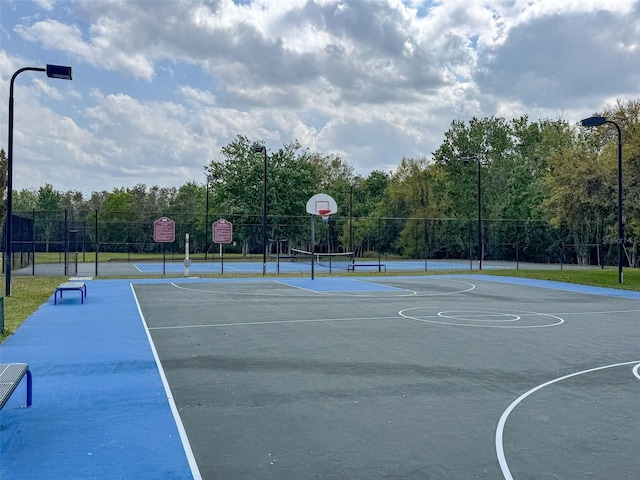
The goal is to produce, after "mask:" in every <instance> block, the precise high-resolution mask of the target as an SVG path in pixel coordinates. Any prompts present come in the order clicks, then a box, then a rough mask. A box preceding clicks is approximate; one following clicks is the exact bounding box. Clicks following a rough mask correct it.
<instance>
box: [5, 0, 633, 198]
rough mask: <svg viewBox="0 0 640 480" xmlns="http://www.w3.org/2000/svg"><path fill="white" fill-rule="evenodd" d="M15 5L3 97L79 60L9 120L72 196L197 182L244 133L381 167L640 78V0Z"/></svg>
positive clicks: (33, 89) (590, 101)
mask: <svg viewBox="0 0 640 480" xmlns="http://www.w3.org/2000/svg"><path fill="white" fill-rule="evenodd" d="M27 6H28V7H29V8H27ZM13 7H14V8H13V10H11V11H7V15H4V13H5V11H4V10H3V17H2V29H3V31H5V32H16V33H17V35H13V36H6V35H5V37H6V38H7V41H6V42H4V45H3V50H0V75H1V76H2V83H1V84H0V89H1V92H0V93H1V94H2V95H4V97H3V98H6V94H7V93H8V79H9V77H10V75H11V73H12V72H13V71H15V69H16V68H19V67H20V66H22V65H24V64H43V63H57V62H58V59H59V60H60V61H59V63H63V61H64V63H67V64H71V65H73V66H74V81H73V82H72V83H71V85H72V86H68V85H67V86H64V87H63V86H59V85H57V84H55V85H54V83H50V82H49V80H48V79H46V78H44V77H43V78H37V79H30V80H27V79H24V80H21V84H20V95H21V100H20V103H21V106H20V108H21V110H29V111H28V112H27V111H21V115H23V116H28V118H29V119H30V121H32V122H33V123H29V125H28V126H27V123H28V122H25V121H21V122H20V124H19V126H18V125H17V126H16V128H17V129H18V130H19V132H20V135H22V136H21V137H20V139H21V141H24V140H26V139H27V138H30V137H34V136H36V137H38V138H39V140H38V141H36V142H31V143H30V144H29V145H28V146H27V145H24V144H21V146H20V148H22V149H25V150H23V154H28V156H30V157H31V158H32V159H33V161H34V162H36V164H38V163H37V162H43V163H42V164H41V169H40V170H42V171H43V172H46V171H48V170H47V169H49V168H50V165H51V164H49V163H46V161H45V159H55V161H54V162H53V163H58V164H60V163H62V162H65V163H68V164H69V165H70V166H71V168H70V169H69V170H71V171H72V172H73V173H71V174H69V175H63V174H59V173H57V172H54V173H52V174H51V175H52V176H50V175H49V174H46V173H43V178H55V180H56V181H58V180H59V181H60V183H59V184H58V183H56V184H55V185H56V187H57V188H60V189H62V190H65V189H67V188H74V189H77V188H79V187H78V186H77V184H78V183H82V189H83V190H84V191H90V190H91V189H99V190H100V189H107V190H110V189H111V188H113V187H118V186H123V185H135V184H136V183H146V184H148V185H153V184H158V185H161V186H169V185H172V186H177V185H181V184H183V183H184V182H185V181H187V180H191V179H195V180H198V179H200V177H202V176H203V175H204V172H203V168H202V167H203V165H205V164H206V163H207V162H208V161H209V160H210V159H212V158H217V157H218V155H219V151H220V148H221V147H222V146H224V145H226V144H228V143H229V142H230V141H232V140H233V139H234V138H235V136H236V135H239V134H241V135H246V136H248V137H250V138H255V139H256V140H264V141H266V142H267V147H268V148H269V149H270V150H273V149H277V148H279V147H281V146H282V145H283V144H284V143H288V142H290V141H292V140H294V139H298V140H299V141H300V142H301V143H302V145H303V146H304V147H308V148H311V149H313V150H317V151H319V152H322V153H325V152H340V154H341V155H342V156H343V157H344V158H345V160H347V161H348V162H349V163H351V164H352V165H353V166H354V168H355V169H356V171H357V172H359V173H363V174H365V173H367V172H369V171H371V170H374V169H380V170H385V171H388V170H389V169H390V167H391V166H393V165H394V162H395V164H397V163H399V162H400V160H401V159H402V157H405V156H422V155H427V156H428V155H429V154H430V152H432V151H434V150H435V149H436V148H437V146H438V144H439V142H441V141H442V137H443V134H444V132H445V131H446V130H447V129H448V128H449V126H450V124H451V121H452V120H456V119H457V120H466V119H469V118H471V117H473V116H477V117H483V116H491V115H501V116H505V117H507V118H508V119H509V118H513V117H515V116H519V115H522V114H528V115H529V118H530V119H532V120H536V119H538V118H556V117H557V116H558V112H561V114H565V115H571V116H579V115H582V114H584V113H590V112H591V111H594V110H595V109H598V108H601V107H602V106H603V105H604V104H605V103H606V102H609V101H610V100H611V99H617V98H628V97H630V96H633V95H637V85H638V84H639V82H640V58H639V55H640V53H638V52H639V48H638V42H639V41H640V40H638V39H639V38H640V27H638V25H640V22H638V19H639V17H640V6H639V1H638V0H608V1H605V0H580V1H576V0H566V1H557V0H537V1H535V2H531V1H530V0H511V1H507V0H441V1H435V2H434V1H419V0H404V1H401V0H388V1H378V0H371V1H364V0H357V1H356V0H350V1H349V0H322V1H319V0H316V1H306V0H288V1H284V0H283V1H278V2H273V1H268V0H260V1H254V2H241V3H238V4H236V3H234V2H233V1H232V0H219V1H216V2H208V1H204V0H185V1H181V2H174V1H159V2H148V1H130V2H120V1H110V0H82V1H69V0H65V1H59V2H53V1H44V0H41V1H40V2H39V3H29V2H16V3H14V4H13ZM9 52H10V53H9ZM52 57H53V58H54V59H55V61H51V62H50V61H49V59H50V58H52ZM34 62H35V63H34ZM27 98H28V100H26V99H27ZM55 112H58V113H55ZM581 112H582V113H581ZM569 119H570V120H571V119H572V118H569ZM45 120H46V121H45ZM3 121H4V120H2V119H1V117H0V128H6V127H3V126H2V122H3ZM56 123H59V125H58V126H57V127H55V128H59V129H60V130H57V131H56V130H55V128H54V127H53V126H52V125H54V124H56ZM56 135H57V137H56ZM47 145H48V146H47ZM52 145H55V147H52ZM47 161H48V160H47ZM85 166H87V167H86V168H87V170H86V171H85V170H84V168H85ZM76 174H77V176H75V175H76ZM56 175H58V176H59V177H55V176H56ZM38 179H39V177H33V180H34V181H37V180H38Z"/></svg>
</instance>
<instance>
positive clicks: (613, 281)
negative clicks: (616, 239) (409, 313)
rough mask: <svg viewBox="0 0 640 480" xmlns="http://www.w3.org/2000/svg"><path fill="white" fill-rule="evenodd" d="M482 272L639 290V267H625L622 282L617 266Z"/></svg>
mask: <svg viewBox="0 0 640 480" xmlns="http://www.w3.org/2000/svg"><path fill="white" fill-rule="evenodd" d="M475 273H478V272H475ZM483 273H484V274H486V275H500V276H505V277H521V278H534V279H538V280H553V281H557V282H567V283H577V284H579V285H591V286H594V287H609V288H620V289H624V290H635V291H640V269H637V268H625V269H624V270H623V280H624V283H622V284H619V283H618V267H615V268H611V267H609V268H605V269H600V268H593V269H586V270H515V271H514V270H485V271H483Z"/></svg>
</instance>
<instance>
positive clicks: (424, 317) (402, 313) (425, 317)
mask: <svg viewBox="0 0 640 480" xmlns="http://www.w3.org/2000/svg"><path fill="white" fill-rule="evenodd" d="M436 308H438V307H411V308H405V309H403V310H400V311H399V312H398V315H400V316H401V317H403V318H406V319H408V320H415V321H416V322H423V323H436V324H438V325H449V326H455V327H471V328H518V329H523V328H546V327H555V326H557V325H561V324H563V323H564V319H563V318H561V317H558V316H556V315H551V314H549V313H540V312H527V311H519V310H502V309H497V308H496V309H494V311H495V313H496V314H497V315H504V314H511V315H514V313H513V312H514V311H515V312H519V315H520V316H524V315H528V316H539V317H550V318H553V319H556V320H557V321H556V322H555V323H545V324H542V325H484V324H477V323H469V322H471V321H472V320H469V321H468V322H467V323H456V322H449V321H447V322H445V321H438V320H429V319H430V318H448V317H446V316H442V315H440V314H441V313H445V314H446V313H447V312H451V310H447V311H442V312H437V313H436V314H432V315H420V318H418V317H413V316H411V315H408V314H406V313H405V312H408V311H410V310H426V309H431V310H434V309H436ZM463 310H464V309H460V310H459V313H460V314H462V313H464V312H463ZM467 311H468V313H471V314H473V312H474V311H475V310H472V309H468V310H467ZM483 312H484V313H485V314H486V313H489V309H483Z"/></svg>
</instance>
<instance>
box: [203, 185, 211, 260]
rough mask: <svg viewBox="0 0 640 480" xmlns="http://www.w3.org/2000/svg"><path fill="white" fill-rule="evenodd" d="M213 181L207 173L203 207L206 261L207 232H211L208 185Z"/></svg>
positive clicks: (207, 248) (205, 254)
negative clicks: (205, 196)
mask: <svg viewBox="0 0 640 480" xmlns="http://www.w3.org/2000/svg"><path fill="white" fill-rule="evenodd" d="M212 181H213V177H212V176H211V175H207V201H206V204H205V207H204V224H205V227H204V261H205V262H206V261H207V253H208V252H209V234H210V233H211V228H210V225H209V185H210V184H211V182H212Z"/></svg>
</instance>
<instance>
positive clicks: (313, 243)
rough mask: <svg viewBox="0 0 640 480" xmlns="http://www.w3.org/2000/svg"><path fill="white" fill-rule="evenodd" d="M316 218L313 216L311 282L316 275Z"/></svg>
mask: <svg viewBox="0 0 640 480" xmlns="http://www.w3.org/2000/svg"><path fill="white" fill-rule="evenodd" d="M315 220H316V216H315V215H311V280H314V279H315V273H314V271H313V270H314V264H315V262H314V260H315V256H316V252H315V245H316V221H315Z"/></svg>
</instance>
